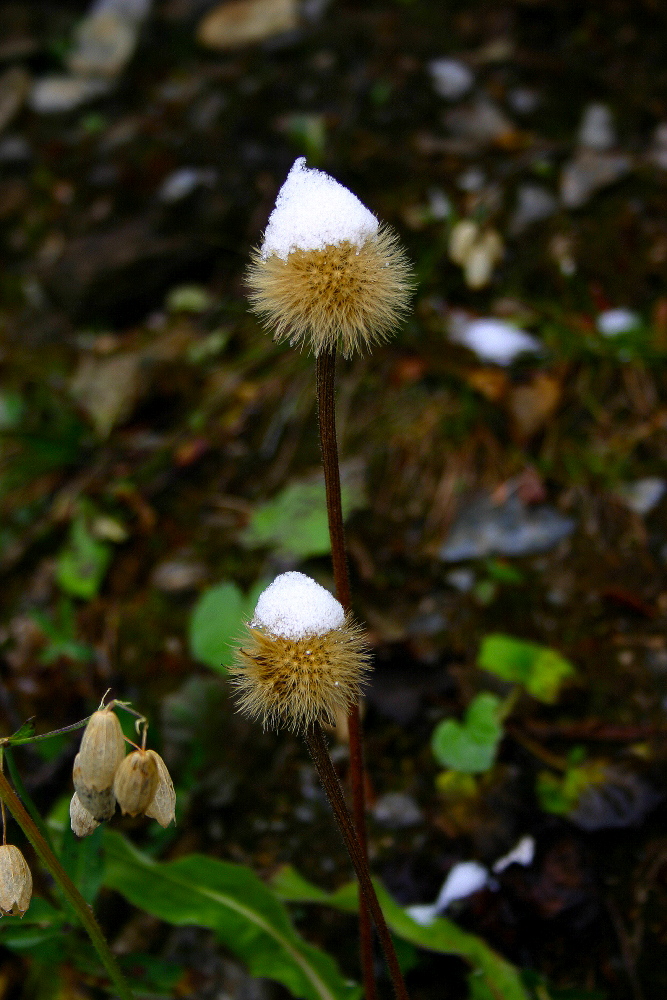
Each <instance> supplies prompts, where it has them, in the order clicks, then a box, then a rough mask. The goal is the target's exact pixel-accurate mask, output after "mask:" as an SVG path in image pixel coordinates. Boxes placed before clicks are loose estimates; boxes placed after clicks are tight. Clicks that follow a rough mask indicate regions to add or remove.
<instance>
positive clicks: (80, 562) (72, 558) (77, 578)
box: [56, 515, 111, 600]
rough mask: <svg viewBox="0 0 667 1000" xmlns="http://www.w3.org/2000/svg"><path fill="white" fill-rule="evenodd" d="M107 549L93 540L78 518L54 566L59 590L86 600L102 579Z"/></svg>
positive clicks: (97, 588) (105, 566) (94, 592)
mask: <svg viewBox="0 0 667 1000" xmlns="http://www.w3.org/2000/svg"><path fill="white" fill-rule="evenodd" d="M110 561H111V549H110V548H109V546H108V545H105V543H104V542H100V541H98V540H97V539H96V538H94V537H93V536H92V535H91V534H90V532H89V530H88V526H87V523H86V518H85V517H84V516H83V515H80V516H79V517H77V518H76V519H75V520H74V521H73V522H72V527H71V529H70V536H69V539H68V541H67V544H66V545H65V547H64V548H63V549H62V550H61V552H60V555H59V556H58V560H57V563H56V580H57V581H58V584H59V585H60V587H61V588H62V589H63V590H64V591H65V592H66V593H67V594H71V595H72V596H73V597H82V598H83V599H84V600H90V598H91V597H94V596H95V595H96V594H97V592H98V590H99V589H100V586H101V585H102V580H103V579H104V574H105V573H106V571H107V567H108V566H109V562H110Z"/></svg>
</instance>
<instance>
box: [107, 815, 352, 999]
mask: <svg viewBox="0 0 667 1000" xmlns="http://www.w3.org/2000/svg"><path fill="white" fill-rule="evenodd" d="M104 846H105V854H106V876H105V885H107V886H108V887H109V888H111V889H116V890H117V891H118V892H120V893H121V895H123V896H124V897H125V898H126V899H128V900H129V901H130V902H131V903H134V904H135V905H136V906H139V907H141V909H142V910H145V911H146V912H148V913H151V914H153V916H156V917H159V918H160V919H161V920H165V921H167V923H170V924H175V925H177V926H184V925H195V926H199V927H208V928H210V929H211V930H213V931H215V932H216V934H217V935H218V937H219V938H220V940H221V941H222V942H223V943H224V944H225V945H226V946H227V947H228V948H229V949H230V950H231V951H232V952H234V954H235V955H237V956H238V957H239V958H240V959H242V960H243V961H244V962H245V963H246V964H247V966H248V969H249V971H250V973H251V975H253V976H267V977H268V978H270V979H275V980H277V981H278V982H279V983H282V984H283V986H286V987H287V989H288V990H290V991H291V992H292V993H293V994H294V996H295V997H300V998H303V1000H356V998H357V997H358V996H359V989H358V987H356V986H353V985H351V984H350V983H348V982H346V981H345V980H344V979H343V977H342V976H341V974H340V972H339V970H338V968H337V966H336V964H335V962H334V960H333V959H332V958H330V957H329V956H328V955H325V954H324V953H323V952H321V951H319V950H318V949H317V948H314V947H313V946H312V945H309V944H307V942H305V941H304V940H303V939H302V938H301V937H300V936H299V935H298V934H297V932H296V931H295V929H294V927H293V926H292V924H291V921H290V919H289V916H288V914H287V911H286V910H285V908H284V906H283V905H282V903H281V902H280V901H279V900H278V899H277V898H276V896H275V895H274V894H273V893H272V892H271V890H270V889H267V887H266V886H265V885H264V884H263V883H262V882H260V880H259V879H258V878H257V876H256V875H255V874H254V873H253V872H252V871H251V870H250V869H249V868H245V867H244V866H243V865H236V864H230V863H229V862H225V861H218V860H217V859H216V858H207V857H204V856H203V855H201V854H189V855H186V856H185V857H182V858H178V860H176V861H169V862H164V863H160V862H156V861H152V860H151V859H150V858H147V857H146V855H144V854H141V853H140V852H139V851H137V850H136V848H134V847H133V846H132V845H131V844H130V843H129V842H128V841H126V840H125V839H124V837H122V836H121V835H120V834H119V833H114V832H113V831H110V830H107V831H106V832H105V835H104Z"/></svg>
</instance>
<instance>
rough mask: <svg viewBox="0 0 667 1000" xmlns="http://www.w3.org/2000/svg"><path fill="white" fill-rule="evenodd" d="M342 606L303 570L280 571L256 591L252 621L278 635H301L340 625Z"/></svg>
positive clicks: (302, 637)
mask: <svg viewBox="0 0 667 1000" xmlns="http://www.w3.org/2000/svg"><path fill="white" fill-rule="evenodd" d="M344 620H345V612H344V611H343V607H342V605H341V604H339V603H338V601H337V600H336V598H335V597H333V596H332V595H331V594H330V593H329V591H328V590H325V589H324V587H321V586H320V585H319V583H315V581H314V580H311V578H310V577H309V576H306V575H305V574H304V573H296V572H294V571H291V572H289V573H281V574H280V576H277V577H276V578H275V580H274V581H273V583H272V584H271V585H270V586H269V587H267V588H266V590H265V591H264V592H263V593H262V594H261V595H260V598H259V600H258V601H257V607H256V608H255V617H254V619H253V622H252V624H253V625H255V626H259V627H261V628H263V629H265V630H266V631H267V632H269V633H270V634H271V635H275V636H278V637H279V638H281V639H305V638H307V637H308V636H313V635H325V634H326V633H327V632H331V631H332V630H333V629H336V628H340V627H341V625H342V624H343V622H344Z"/></svg>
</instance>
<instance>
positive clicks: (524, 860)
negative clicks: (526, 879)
mask: <svg viewBox="0 0 667 1000" xmlns="http://www.w3.org/2000/svg"><path fill="white" fill-rule="evenodd" d="M534 859H535V838H534V837H531V836H530V835H527V836H525V837H522V838H521V840H519V841H518V843H517V844H516V845H515V846H514V847H513V848H512V850H511V851H508V853H507V854H504V855H503V856H502V858H498V860H497V861H496V862H495V863H494V865H493V869H492V870H493V873H494V874H495V875H500V874H501V872H504V871H505V869H506V868H509V866H510V865H523V866H524V868H527V867H528V866H529V865H532V863H533V860H534Z"/></svg>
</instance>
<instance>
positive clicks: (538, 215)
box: [509, 184, 558, 236]
mask: <svg viewBox="0 0 667 1000" xmlns="http://www.w3.org/2000/svg"><path fill="white" fill-rule="evenodd" d="M516 198H517V205H516V208H515V210H514V214H513V215H512V218H511V219H510V223H509V232H510V233H511V234H512V236H517V235H518V234H519V233H521V232H523V230H524V229H527V228H528V226H530V225H532V224H533V222H541V221H542V220H543V219H548V218H549V216H550V215H553V214H554V212H555V211H556V210H557V208H558V199H557V198H556V196H555V195H554V194H552V193H551V191H549V190H548V189H547V188H545V187H542V185H541V184H522V185H521V186H520V187H519V188H518V190H517V193H516Z"/></svg>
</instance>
